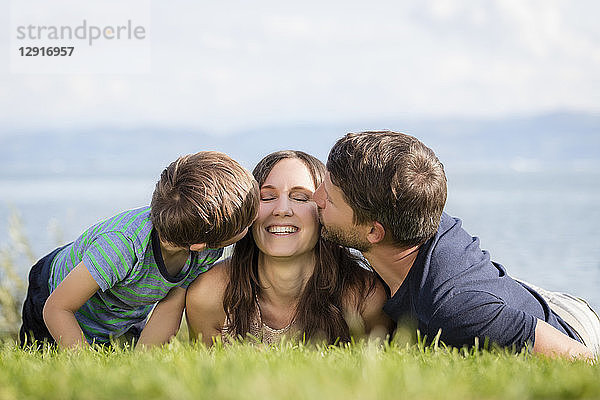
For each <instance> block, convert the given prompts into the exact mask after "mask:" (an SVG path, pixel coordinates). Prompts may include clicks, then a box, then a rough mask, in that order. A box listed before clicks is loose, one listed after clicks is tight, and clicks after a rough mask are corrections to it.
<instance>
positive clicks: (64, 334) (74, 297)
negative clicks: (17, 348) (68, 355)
mask: <svg viewBox="0 0 600 400" xmlns="http://www.w3.org/2000/svg"><path fill="white" fill-rule="evenodd" d="M99 289H100V287H99V286H98V284H97V283H96V281H95V280H94V278H93V277H92V275H91V274H90V272H89V271H88V269H87V267H86V266H85V265H84V264H83V262H80V263H79V264H77V266H76V267H75V268H74V269H73V270H72V271H71V272H69V274H68V275H67V276H66V277H65V279H64V280H63V281H62V282H61V283H60V284H59V285H58V287H57V288H56V289H55V290H54V291H53V292H52V293H51V294H50V296H49V297H48V299H47V300H46V304H44V311H43V316H44V322H45V324H46V327H47V328H48V331H49V332H50V334H51V335H52V337H53V338H54V340H56V342H57V343H58V344H59V346H60V347H61V348H75V347H86V346H88V342H87V341H86V340H85V338H84V336H83V331H82V330H81V327H80V326H79V323H78V322H77V319H76V318H75V312H77V310H79V309H80V308H81V306H82V305H83V304H84V303H85V302H86V301H88V300H89V298H90V297H92V296H93V295H94V293H96V292H97V291H98V290H99Z"/></svg>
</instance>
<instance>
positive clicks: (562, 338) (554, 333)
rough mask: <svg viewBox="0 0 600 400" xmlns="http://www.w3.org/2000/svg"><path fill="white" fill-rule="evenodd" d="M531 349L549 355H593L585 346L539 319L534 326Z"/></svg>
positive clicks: (591, 356) (581, 356)
mask: <svg viewBox="0 0 600 400" xmlns="http://www.w3.org/2000/svg"><path fill="white" fill-rule="evenodd" d="M533 351H534V352H535V353H540V354H544V355H547V356H551V357H555V356H562V357H570V358H582V359H588V360H593V359H594V355H593V354H592V352H591V351H590V349H588V348H587V347H586V346H584V345H583V344H581V343H579V342H578V341H576V340H573V339H571V338H570V337H568V336H567V335H565V334H564V333H562V332H561V331H559V330H558V329H556V328H555V327H553V326H552V325H550V324H548V323H546V322H544V321H542V320H540V319H538V320H537V325H536V327H535V340H534V343H533Z"/></svg>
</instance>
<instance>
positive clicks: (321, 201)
mask: <svg viewBox="0 0 600 400" xmlns="http://www.w3.org/2000/svg"><path fill="white" fill-rule="evenodd" d="M324 194H325V190H324V189H323V184H322V183H321V184H320V185H319V187H318V188H317V190H315V192H314V193H313V200H314V201H315V203H316V204H317V207H319V208H325V196H324Z"/></svg>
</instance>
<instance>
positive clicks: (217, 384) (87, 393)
mask: <svg viewBox="0 0 600 400" xmlns="http://www.w3.org/2000/svg"><path fill="white" fill-rule="evenodd" d="M599 397H600V369H599V367H598V366H592V365H589V364H587V363H585V362H571V361H566V360H550V359H546V358H541V357H533V356H531V355H529V354H526V353H522V354H518V355H514V354H510V353H508V352H504V351H496V350H492V351H473V350H472V351H466V350H463V351H459V350H447V349H444V348H443V347H435V346H430V347H424V346H422V345H399V344H398V345H396V344H391V345H385V346H381V345H378V344H375V343H368V342H360V343H358V344H353V345H349V346H344V347H325V346H324V347H316V348H315V347H310V346H303V345H293V344H289V343H288V344H283V345H281V346H277V347H272V348H266V347H262V346H253V345H249V344H235V345H232V346H225V347H224V346H217V347H215V348H212V349H206V348H205V347H204V346H202V345H197V344H195V345H192V344H189V343H184V342H181V341H179V340H176V341H174V342H173V343H170V344H168V345H165V346H163V347H161V348H156V349H151V350H149V351H144V352H137V351H131V350H128V349H122V348H120V349H116V350H106V349H104V350H99V349H96V350H82V351H77V352H69V351H62V352H58V351H56V350H50V349H45V350H44V351H40V352H34V351H31V352H30V351H23V350H20V349H18V348H16V347H15V345H14V344H11V343H6V344H4V345H3V347H2V348H1V350H0V398H1V399H13V398H14V399H17V398H19V399H21V398H43V399H71V398H72V399H123V398H143V399H182V400H183V399H203V398H206V399H286V400H292V399H397V398H407V399H460V400H465V399H548V398H564V399H571V398H599Z"/></svg>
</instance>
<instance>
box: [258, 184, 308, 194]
mask: <svg viewBox="0 0 600 400" xmlns="http://www.w3.org/2000/svg"><path fill="white" fill-rule="evenodd" d="M260 189H261V190H262V189H275V190H277V188H276V187H275V186H273V185H268V184H267V185H262V186H261V187H260ZM293 190H306V191H307V192H311V193H312V192H314V190H312V189H309V188H307V187H305V186H301V185H298V186H293V187H292V188H290V191H293Z"/></svg>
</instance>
